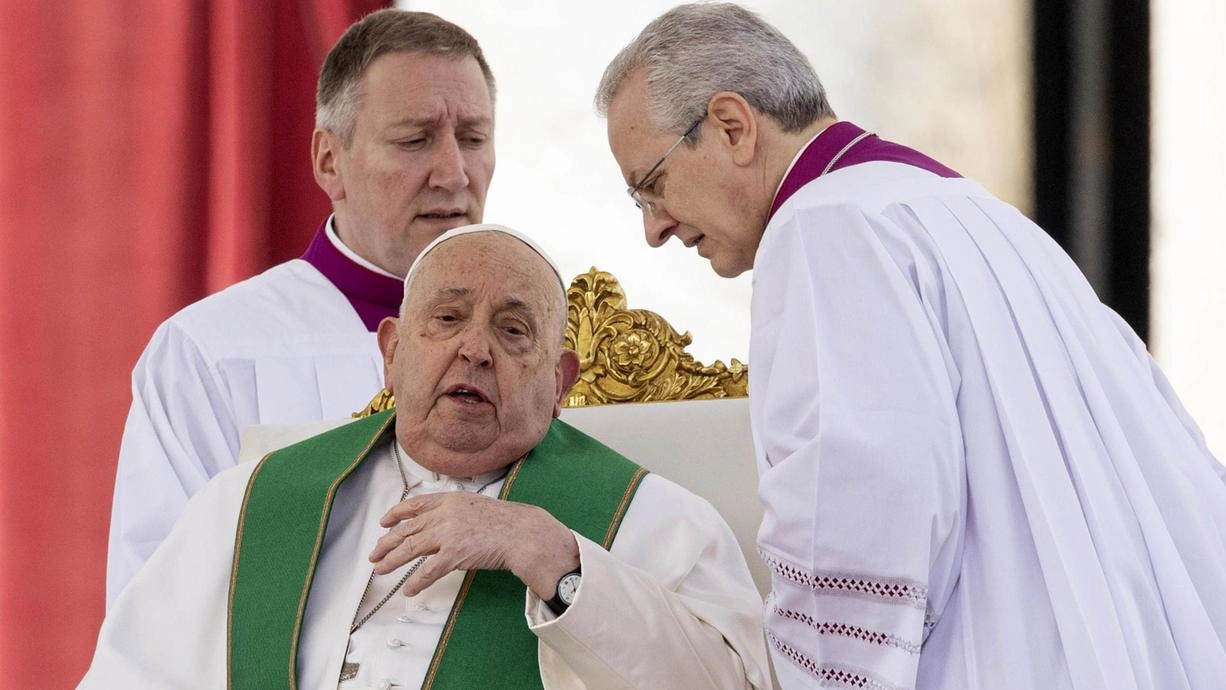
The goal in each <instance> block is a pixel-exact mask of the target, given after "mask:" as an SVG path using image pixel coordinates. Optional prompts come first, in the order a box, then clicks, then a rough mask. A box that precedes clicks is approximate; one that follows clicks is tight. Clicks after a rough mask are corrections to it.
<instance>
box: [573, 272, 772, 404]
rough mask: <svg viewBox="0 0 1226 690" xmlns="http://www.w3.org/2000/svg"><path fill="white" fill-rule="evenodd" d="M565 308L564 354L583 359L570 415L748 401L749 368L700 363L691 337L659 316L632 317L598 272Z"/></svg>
mask: <svg viewBox="0 0 1226 690" xmlns="http://www.w3.org/2000/svg"><path fill="white" fill-rule="evenodd" d="M566 301H567V316H566V346H567V347H569V348H571V349H573V350H574V351H575V352H577V353H579V381H578V382H577V383H575V385H574V387H573V388H571V389H570V392H569V393H568V394H567V396H566V400H565V401H564V405H565V406H566V407H584V406H589V405H605V404H609V403H619V402H646V401H651V400H700V399H709V398H735V397H744V396H746V395H748V385H749V367H747V366H745V365H744V364H742V363H741V362H739V361H737V360H736V359H733V360H731V364H729V365H726V366H725V365H724V363H723V362H720V361H716V362H715V363H714V364H712V365H710V366H707V365H704V364H703V363H701V362H698V361H696V360H695V359H694V357H693V355H691V354H689V353H688V352H686V351H685V348H686V347H688V346H689V344H690V343H691V342H693V340H694V339H693V337H692V336H691V335H690V334H689V333H688V332H686V333H684V334H682V333H678V332H677V330H676V329H674V328H673V327H672V325H671V324H669V323H668V322H667V321H665V320H664V318H663V317H661V316H660V315H659V314H656V313H655V312H651V311H647V310H646V309H627V308H626V295H625V293H624V292H623V291H622V288H621V285H620V284H618V282H617V279H616V278H614V277H613V276H612V275H611V274H609V273H606V272H604V271H598V270H596V269H595V268H592V269H591V270H590V271H588V272H587V273H584V274H583V275H580V276H577V277H576V278H575V279H574V280H572V281H571V284H570V289H569V290H567V291H566Z"/></svg>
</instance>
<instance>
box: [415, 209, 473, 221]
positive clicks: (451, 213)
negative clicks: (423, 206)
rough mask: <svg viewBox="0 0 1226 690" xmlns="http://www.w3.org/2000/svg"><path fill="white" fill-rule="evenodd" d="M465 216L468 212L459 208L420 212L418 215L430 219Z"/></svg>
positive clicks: (455, 218) (461, 217)
mask: <svg viewBox="0 0 1226 690" xmlns="http://www.w3.org/2000/svg"><path fill="white" fill-rule="evenodd" d="M465 216H467V214H466V213H464V212H463V211H459V210H447V211H431V212H429V213H421V214H418V217H420V218H429V219H430V220H460V219H463V218H464V217H465Z"/></svg>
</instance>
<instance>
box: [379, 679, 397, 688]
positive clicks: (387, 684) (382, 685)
mask: <svg viewBox="0 0 1226 690" xmlns="http://www.w3.org/2000/svg"><path fill="white" fill-rule="evenodd" d="M395 685H396V684H395V683H393V682H392V681H391V679H389V678H384V679H383V680H381V681H379V684H378V685H376V686H375V687H377V688H379V690H392V687H394V686H395Z"/></svg>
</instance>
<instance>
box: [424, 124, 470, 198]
mask: <svg viewBox="0 0 1226 690" xmlns="http://www.w3.org/2000/svg"><path fill="white" fill-rule="evenodd" d="M433 154H434V155H433V156H432V157H431V160H430V186H431V187H435V188H438V189H445V190H447V191H449V192H454V191H458V190H460V189H464V188H465V187H467V186H468V173H467V172H465V170H464V167H465V161H464V152H463V151H461V150H460V142H458V141H456V139H455V138H454V137H440V138H439V140H438V143H437V144H435V146H434V151H433Z"/></svg>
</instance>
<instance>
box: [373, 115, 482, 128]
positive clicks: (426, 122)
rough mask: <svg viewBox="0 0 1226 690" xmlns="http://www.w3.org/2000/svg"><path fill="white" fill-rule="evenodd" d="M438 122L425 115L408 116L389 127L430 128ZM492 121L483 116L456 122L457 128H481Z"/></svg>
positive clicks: (432, 117)
mask: <svg viewBox="0 0 1226 690" xmlns="http://www.w3.org/2000/svg"><path fill="white" fill-rule="evenodd" d="M438 121H439V118H438V117H437V116H434V115H427V116H425V117H413V116H409V117H406V118H403V119H401V120H397V121H395V122H393V123H391V125H390V126H391V127H432V126H434V125H436V124H438ZM493 121H494V120H493V118H490V117H483V116H480V117H476V116H475V117H463V118H460V120H459V122H457V126H458V127H460V128H464V127H482V126H489V125H490V124H491V123H493Z"/></svg>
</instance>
